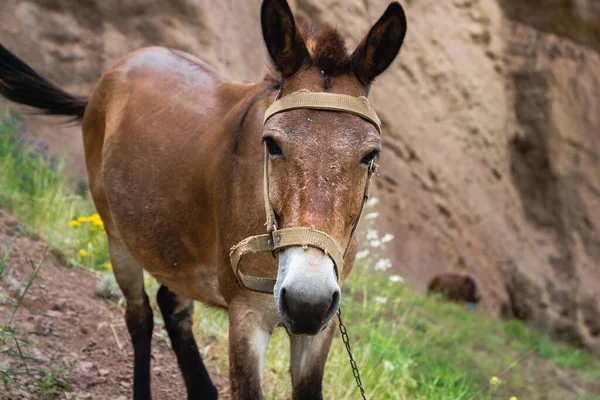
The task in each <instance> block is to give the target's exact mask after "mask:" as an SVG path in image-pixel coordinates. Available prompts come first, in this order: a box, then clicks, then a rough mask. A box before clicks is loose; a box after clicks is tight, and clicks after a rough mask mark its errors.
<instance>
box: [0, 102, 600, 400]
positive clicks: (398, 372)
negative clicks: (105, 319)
mask: <svg viewBox="0 0 600 400" xmlns="http://www.w3.org/2000/svg"><path fill="white" fill-rule="evenodd" d="M23 132H24V128H23V126H22V125H21V124H20V122H19V120H18V119H17V117H16V116H14V115H10V114H7V115H5V116H4V122H2V123H0V205H1V206H2V207H5V208H8V209H9V210H11V212H13V213H14V214H15V215H16V216H17V217H18V218H19V219H20V220H21V221H22V222H23V223H24V227H25V228H24V231H25V232H35V233H37V234H39V235H40V236H42V237H43V238H44V239H45V240H46V241H47V242H49V244H50V245H52V246H53V247H56V248H59V249H60V250H62V251H64V252H65V254H66V255H67V257H68V258H69V259H70V260H71V261H72V262H73V263H74V264H77V265H82V266H84V267H87V268H93V269H99V270H101V271H104V272H103V274H104V277H103V281H106V282H108V283H107V284H110V283H111V282H110V280H111V279H112V278H110V276H111V275H112V274H109V273H108V271H106V270H109V269H110V264H108V256H107V249H106V239H105V236H104V233H103V230H102V229H101V224H100V223H99V222H98V221H99V220H98V217H96V216H94V212H95V211H94V208H93V205H92V204H91V202H90V200H89V199H87V198H85V196H79V195H75V194H74V190H73V188H72V185H71V184H70V182H69V181H68V180H67V179H66V178H65V177H64V175H63V172H62V171H63V168H64V164H62V163H61V162H59V161H53V160H52V159H51V158H49V157H48V156H47V154H46V147H45V145H44V144H40V143H36V142H33V143H32V142H31V139H27V137H26V136H25V134H24V133H23ZM38 150H39V151H38ZM32 152H33V153H32ZM40 152H41V153H40ZM32 154H33V155H32ZM25 177H27V178H25ZM371 206H373V203H371ZM366 218H367V221H370V223H374V221H375V220H376V213H375V212H374V209H373V208H372V209H371V210H370V213H369V214H368V215H367V216H366ZM94 227H95V228H96V229H94V230H91V229H90V228H94ZM391 239H392V238H391V236H390V235H383V236H380V235H379V234H378V233H377V232H375V231H374V230H369V231H367V235H366V240H365V242H364V243H363V244H362V250H361V252H360V253H359V260H358V261H357V264H356V266H355V270H354V271H353V273H352V275H351V277H350V279H349V281H348V283H347V287H346V288H345V290H344V294H343V296H342V297H343V303H342V310H343V315H344V320H345V323H346V325H347V327H348V331H349V334H350V338H351V341H352V349H353V352H354V357H355V359H356V361H357V363H358V365H359V367H360V369H361V377H362V381H363V383H364V386H365V390H366V393H367V396H368V398H370V399H416V400H420V399H435V400H443V399H449V400H469V399H483V400H491V399H507V400H508V399H511V398H512V396H514V397H515V398H517V399H541V398H544V399H557V400H558V399H560V400H565V399H586V400H594V399H595V400H599V399H600V397H599V395H600V393H598V392H597V390H598V388H597V387H596V389H595V390H596V392H593V391H592V390H593V389H592V384H593V383H594V382H597V381H598V380H600V369H599V368H598V364H597V363H596V362H595V361H594V359H593V358H592V357H591V356H590V355H589V354H588V353H587V352H585V351H583V350H579V349H575V348H572V347H570V346H567V345H563V344H558V343H555V342H552V341H551V340H549V339H548V338H547V337H546V336H544V335H542V334H540V333H536V332H534V331H532V330H531V329H529V328H527V327H526V326H525V325H524V324H523V323H521V322H520V321H508V322H502V321H499V320H496V319H492V318H489V317H487V316H485V315H483V313H480V312H477V311H476V312H473V311H470V310H468V309H466V308H465V307H463V306H460V305H454V304H448V303H446V302H443V301H441V300H440V299H438V298H430V297H424V296H422V295H420V294H417V293H416V292H415V291H414V290H412V289H411V288H410V287H409V285H406V284H405V283H403V282H402V279H401V278H400V277H397V276H394V277H390V276H388V274H387V272H386V270H387V269H388V268H389V266H390V262H389V260H383V259H381V257H380V251H381V250H382V249H383V248H384V246H386V245H388V244H387V243H389V241H390V240H391ZM82 250H83V252H82ZM146 286H147V289H148V291H149V294H151V298H153V297H154V296H152V295H153V294H154V293H155V292H156V290H157V283H156V281H154V280H153V279H151V278H150V277H147V279H146ZM111 290H112V289H111ZM154 306H155V304H154ZM155 311H156V313H155V315H160V314H159V313H158V311H157V308H155ZM194 318H195V321H194V332H195V333H196V334H197V339H198V344H199V348H200V350H201V353H202V355H203V358H204V360H205V362H206V363H207V364H209V365H211V366H212V367H214V368H216V369H217V370H218V371H219V373H220V374H221V375H224V376H226V375H227V374H228V359H227V356H226V354H227V346H228V345H227V340H228V339H227V315H226V313H224V312H223V311H219V310H215V309H211V308H209V307H206V306H204V305H202V304H196V312H195V316H194ZM157 319H158V318H157ZM157 322H160V320H159V319H158V321H157ZM3 332H4V331H3ZM13 332H16V331H13ZM6 335H7V334H4V337H7V336H6ZM164 337H165V340H167V341H168V338H166V335H164ZM288 366H289V343H288V340H287V336H286V334H285V332H284V331H283V330H281V329H279V330H276V331H275V333H274V334H273V337H272V339H271V341H270V345H269V349H268V353H267V362H266V370H265V385H264V389H265V395H266V398H267V399H281V398H286V397H289V396H290V393H291V387H290V386H291V384H290V379H289V375H288V372H287V371H288ZM47 380H48V382H49V385H50V387H52V382H51V380H52V379H51V376H49V377H48V378H47ZM48 382H46V383H48ZM46 383H44V382H40V383H39V385H38V387H44V385H46ZM40 385H41V386H40ZM324 397H325V398H335V399H356V398H359V397H360V396H359V392H358V389H357V388H356V386H355V383H354V378H353V376H352V371H351V368H350V365H349V363H348V356H347V354H346V350H345V348H344V345H343V343H342V341H341V340H340V339H339V335H338V337H337V338H336V339H335V340H334V343H333V345H332V349H331V352H330V355H329V358H328V362H327V368H326V373H325V383H324Z"/></svg>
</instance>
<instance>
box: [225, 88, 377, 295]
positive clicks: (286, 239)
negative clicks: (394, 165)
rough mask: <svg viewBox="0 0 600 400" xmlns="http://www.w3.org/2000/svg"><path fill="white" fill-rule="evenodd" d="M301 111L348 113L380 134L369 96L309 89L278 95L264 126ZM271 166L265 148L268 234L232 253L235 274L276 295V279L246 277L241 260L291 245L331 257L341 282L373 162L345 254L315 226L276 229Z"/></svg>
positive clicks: (241, 281)
mask: <svg viewBox="0 0 600 400" xmlns="http://www.w3.org/2000/svg"><path fill="white" fill-rule="evenodd" d="M298 108H308V109H316V110H327V111H339V112H348V113H351V114H354V115H358V116H360V117H362V118H364V119H366V120H367V121H369V122H371V123H373V125H375V127H376V128H377V131H378V132H379V133H380V134H381V122H380V121H379V118H378V117H377V113H375V110H373V108H372V107H371V105H370V104H369V101H368V100H367V98H366V97H363V96H361V97H353V96H348V95H344V94H334V93H323V92H309V91H307V90H300V91H298V92H294V93H292V94H290V95H288V96H285V97H283V98H279V94H277V97H276V99H275V101H274V102H273V104H271V105H270V106H269V107H268V108H267V110H266V111H265V117H264V120H263V124H264V123H266V122H267V120H268V119H269V118H270V117H271V116H273V115H275V114H277V113H280V112H282V111H287V110H293V109H298ZM268 166H269V158H268V153H267V150H266V147H265V156H264V177H263V182H264V203H265V212H266V215H267V222H266V225H267V233H266V234H264V235H257V236H250V237H248V238H246V239H244V240H242V241H241V242H239V243H238V244H236V245H235V246H233V247H232V248H231V250H230V252H229V259H230V261H231V267H232V268H233V273H234V274H235V276H236V278H237V280H238V282H239V284H240V285H241V286H242V287H244V288H246V289H248V290H252V291H255V292H262V293H273V288H274V287H275V282H276V279H272V278H261V277H256V276H250V275H246V274H244V273H243V272H242V271H240V261H241V260H242V257H244V256H245V255H246V254H248V253H262V252H267V251H269V252H275V251H277V250H279V249H282V248H285V247H290V246H302V247H307V246H308V247H315V248H317V249H320V250H322V251H323V252H324V253H325V254H326V255H328V256H329V257H331V260H332V261H333V263H334V265H335V270H336V274H337V278H338V279H339V277H340V275H341V273H342V270H343V268H344V258H345V256H346V252H347V251H348V248H349V247H350V243H351V242H352V238H353V236H354V232H355V231H356V227H357V226H358V222H359V221H360V217H361V215H362V212H363V208H364V206H365V203H366V202H367V200H368V199H369V193H370V187H371V177H372V175H373V173H374V172H375V163H374V161H371V163H370V164H369V168H368V172H367V180H366V183H365V190H364V193H363V202H362V204H361V207H360V211H359V213H358V216H357V217H356V220H355V221H354V223H353V225H352V231H351V232H350V240H349V242H348V245H347V246H346V248H345V250H344V251H342V247H341V246H340V245H339V244H338V243H337V241H336V240H335V239H334V238H332V237H331V236H330V235H328V234H327V233H325V232H323V231H320V230H318V229H315V228H312V227H306V226H302V227H292V228H284V229H279V230H278V229H277V220H276V218H275V213H274V212H273V208H272V207H271V200H270V199H269V169H268Z"/></svg>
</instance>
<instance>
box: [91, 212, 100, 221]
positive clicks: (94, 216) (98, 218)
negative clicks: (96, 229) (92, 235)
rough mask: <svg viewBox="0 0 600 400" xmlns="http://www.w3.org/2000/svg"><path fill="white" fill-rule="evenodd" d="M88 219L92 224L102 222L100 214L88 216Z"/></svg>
mask: <svg viewBox="0 0 600 400" xmlns="http://www.w3.org/2000/svg"><path fill="white" fill-rule="evenodd" d="M89 218H90V221H92V222H93V221H102V218H100V214H97V213H96V214H92V215H90V217H89Z"/></svg>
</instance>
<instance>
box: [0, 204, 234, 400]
mask: <svg viewBox="0 0 600 400" xmlns="http://www.w3.org/2000/svg"><path fill="white" fill-rule="evenodd" d="M18 226H19V223H18V221H17V220H16V219H15V218H14V217H12V216H11V215H9V214H8V213H7V212H5V211H2V210H0V247H1V249H2V251H0V259H1V256H3V255H4V250H5V248H6V247H7V246H8V245H9V244H11V243H12V252H11V255H10V258H9V261H8V265H7V268H8V273H6V272H7V271H5V273H6V274H5V276H4V278H3V280H2V281H0V293H2V292H4V294H5V295H8V301H7V299H6V298H5V300H4V302H3V304H2V305H0V327H1V326H3V325H4V322H5V320H6V318H7V316H8V315H9V313H10V310H11V309H12V308H13V306H12V302H11V299H12V300H14V299H16V298H17V296H18V292H20V291H22V290H23V289H24V288H25V286H26V284H27V281H28V279H29V277H30V275H31V272H32V266H31V263H30V259H31V260H32V261H33V263H34V264H37V263H38V262H39V260H41V259H42V257H43V254H44V250H45V248H46V246H45V244H44V243H41V242H39V241H37V240H35V238H31V237H29V238H28V237H18V236H19V235H18V234H17V232H18V231H19V229H18ZM13 240H14V242H13ZM59 259H60V256H59V257H57V256H56V255H55V254H52V253H51V252H48V253H47V257H46V259H45V261H44V263H43V266H42V267H41V270H40V272H39V275H38V276H37V278H36V279H35V280H34V282H33V285H32V286H31V287H30V288H29V291H28V292H27V294H26V296H25V298H24V301H23V304H22V307H20V308H19V309H18V311H17V313H16V315H15V319H14V320H13V324H12V325H13V328H14V329H15V330H21V331H26V332H35V334H28V335H26V336H24V337H25V338H26V339H28V340H31V341H33V342H39V345H36V346H30V347H26V348H24V351H25V352H26V353H27V354H28V355H30V356H32V357H35V358H36V359H38V360H40V361H28V363H27V366H28V368H30V370H31V375H32V376H33V378H34V381H36V380H39V379H44V377H46V378H45V379H44V382H45V383H46V384H45V385H44V387H45V391H46V392H47V394H45V395H41V394H38V393H33V394H30V393H26V392H25V391H23V390H21V389H18V388H17V387H16V386H15V385H9V387H6V386H4V387H3V386H0V398H1V399H29V398H35V399H47V398H53V399H55V398H60V399H94V400H102V399H106V400H108V399H111V400H115V399H117V400H126V399H130V398H131V397H132V370H133V350H132V347H131V344H130V340H129V334H128V332H127V329H126V327H125V323H124V319H123V307H122V306H120V305H119V304H118V302H117V301H116V300H106V299H103V298H100V297H98V296H96V295H95V292H96V283H97V281H98V279H97V277H96V276H94V274H93V273H91V272H88V271H84V270H82V269H69V268H67V267H66V266H65V265H63V264H62V263H61V262H60V261H59ZM161 331H162V326H156V325H155V328H154V341H153V346H152V394H153V398H154V399H183V398H186V392H185V386H184V383H183V379H182V378H181V375H180V372H179V368H178V366H177V361H176V359H175V356H174V353H173V352H172V351H171V350H170V349H169V348H168V346H167V343H166V341H165V340H162V339H163V338H164V337H165V336H166V335H164V332H161ZM10 345H11V343H10V339H9V340H8V341H7V343H4V344H2V346H10ZM5 349H6V347H5ZM20 366H21V367H22V364H19V362H17V361H14V360H12V361H11V360H0V370H2V369H7V368H8V369H10V368H13V369H14V368H18V367H20ZM36 369H39V370H41V371H40V372H38V371H35V370H36ZM42 371H43V372H42ZM50 371H52V372H50ZM209 371H210V372H211V375H212V376H213V381H214V382H215V383H216V385H217V386H218V387H219V392H220V396H219V397H220V398H224V399H227V398H228V397H229V396H228V387H227V386H228V385H227V382H226V380H225V379H224V378H222V377H219V376H215V375H216V374H215V372H214V370H211V369H210V368H209ZM21 378H22V379H23V380H26V376H25V375H23V376H22V377H21ZM52 391H57V392H58V396H50V394H48V393H50V392H52Z"/></svg>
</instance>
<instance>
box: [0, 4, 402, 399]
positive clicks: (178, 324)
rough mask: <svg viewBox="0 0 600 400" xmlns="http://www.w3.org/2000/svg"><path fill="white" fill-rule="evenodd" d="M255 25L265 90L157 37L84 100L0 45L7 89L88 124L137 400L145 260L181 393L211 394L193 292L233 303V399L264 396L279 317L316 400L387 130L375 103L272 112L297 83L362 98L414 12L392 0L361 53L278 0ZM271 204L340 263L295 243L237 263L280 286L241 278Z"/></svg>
mask: <svg viewBox="0 0 600 400" xmlns="http://www.w3.org/2000/svg"><path fill="white" fill-rule="evenodd" d="M261 25H262V32H263V38H264V43H265V45H266V48H267V50H268V53H269V55H270V57H271V59H272V61H273V64H274V71H272V72H270V73H268V74H267V75H266V77H265V78H264V79H263V81H261V82H259V83H256V84H240V83H234V82H230V81H229V80H227V79H225V78H223V77H222V76H220V75H219V74H218V73H217V72H216V71H214V70H213V69H212V68H211V67H210V66H209V65H208V64H206V63H205V62H203V61H201V60H200V59H198V58H196V57H194V56H192V55H190V54H186V53H184V52H182V51H178V50H173V49H168V48H161V47H150V48H144V49H141V50H138V51H135V52H133V53H131V54H129V55H127V56H125V57H124V58H122V59H120V60H118V61H117V62H116V63H115V64H114V65H113V66H112V67H111V68H110V69H109V70H108V71H106V72H105V73H104V74H103V75H102V77H101V78H100V80H99V81H98V83H97V85H96V86H95V89H94V91H93V93H92V94H91V96H90V97H89V98H81V97H76V96H72V95H70V94H68V93H66V92H65V91H63V90H61V89H60V88H58V87H56V86H55V85H53V84H52V83H50V82H48V81H47V80H45V79H44V78H43V77H41V76H39V75H38V74H37V73H36V72H35V71H33V70H32V69H31V68H30V67H29V66H27V65H26V64H25V63H23V62H22V61H21V60H19V59H18V58H17V57H16V56H15V55H13V54H12V53H10V52H9V51H8V50H6V49H5V48H1V49H0V94H2V95H3V96H4V97H6V98H8V99H9V100H12V101H14V102H16V103H20V104H23V105H27V106H30V107H33V108H36V109H38V110H40V111H41V112H44V113H46V114H50V115H57V116H61V115H62V116H68V117H71V118H73V119H74V120H76V121H80V122H81V125H82V131H83V144H84V149H85V160H86V167H87V173H88V179H89V186H90V192H91V195H92V198H93V201H94V204H95V206H96V208H97V210H98V213H99V214H100V216H101V217H102V219H103V221H104V226H105V229H106V233H107V237H108V246H109V251H110V258H111V262H112V264H113V271H114V275H115V278H116V280H117V283H118V285H119V287H120V288H121V290H122V292H123V295H124V296H125V299H126V300H127V301H126V312H125V320H126V324H127V329H128V331H129V333H130V335H131V341H132V344H133V350H134V373H133V375H134V376H133V397H134V399H150V398H151V391H150V346H151V337H152V329H153V317H152V311H151V308H150V304H149V300H148V296H147V295H146V293H145V291H144V282H143V270H146V271H147V272H148V273H150V274H151V275H152V276H153V277H154V278H156V280H157V281H158V282H159V283H160V285H161V286H160V289H159V291H158V295H157V303H158V305H159V307H160V310H161V313H162V315H163V317H164V321H165V328H166V330H167V332H168V334H169V337H170V339H171V342H172V345H173V349H174V351H175V354H176V356H177V360H178V363H179V366H180V369H181V373H182V375H183V378H184V381H185V384H186V388H187V392H188V398H190V399H198V398H201V399H215V398H217V396H218V392H217V389H216V388H215V386H214V384H213V382H212V381H211V379H210V376H209V374H208V372H207V370H206V367H205V365H204V364H203V362H202V359H201V357H200V354H199V352H198V349H197V346H196V343H195V340H194V337H193V334H192V329H191V326H192V310H193V301H194V300H197V301H202V302H204V303H206V304H209V305H212V306H215V307H220V308H223V309H225V310H226V311H227V313H228V316H229V365H230V381H231V392H232V396H233V398H234V399H260V398H263V395H262V391H261V380H262V376H263V364H264V359H265V352H266V348H267V344H268V341H269V337H270V335H271V333H272V331H273V329H274V328H275V327H277V326H280V325H283V327H284V328H285V329H286V330H287V332H288V333H289V338H290V342H291V365H290V372H291V378H292V386H293V395H292V397H293V398H294V399H321V398H322V381H323V372H324V368H325V361H326V359H327V355H328V352H329V347H330V344H331V341H332V338H333V337H334V334H335V330H336V328H337V321H336V320H335V319H334V318H333V317H334V316H335V315H336V313H337V311H338V309H339V305H340V297H341V291H340V287H341V286H342V284H343V283H344V281H345V280H346V278H347V277H348V274H349V273H350V271H351V269H352V264H353V262H354V258H355V254H356V248H357V242H356V240H355V239H354V237H353V231H354V228H355V226H356V223H357V220H358V218H359V216H360V211H361V209H362V205H363V203H364V199H365V196H366V195H365V193H367V192H368V191H367V190H365V185H366V186H367V187H368V179H369V176H370V172H369V171H371V168H372V166H373V163H374V162H375V160H376V159H377V158H378V156H379V153H380V151H381V138H380V132H379V126H378V123H377V121H376V118H371V119H369V116H368V115H367V114H368V113H362V114H361V113H360V112H359V113H356V112H344V110H343V109H341V110H340V109H335V108H333V109H330V108H328V107H324V108H321V109H314V108H310V107H309V108H307V107H300V108H293V107H292V108H291V109H287V110H285V111H284V112H278V113H275V114H274V115H271V116H270V117H269V119H268V120H267V121H264V116H265V112H266V110H267V108H268V107H269V106H270V105H271V104H272V103H273V102H274V101H275V100H276V99H281V100H285V99H286V98H288V97H289V96H292V95H293V94H294V93H302V92H310V93H317V94H322V93H326V94H336V95H339V96H346V97H344V98H350V97H352V98H354V99H359V101H360V102H362V103H364V104H367V103H368V102H367V100H366V96H367V95H368V92H369V89H370V87H371V84H372V82H373V80H374V79H375V78H376V77H377V76H378V75H379V74H381V73H382V72H383V71H385V70H386V69H387V68H388V66H389V65H390V64H391V63H392V61H393V60H394V59H395V57H396V55H397V54H398V52H399V50H400V47H401V45H402V43H403V40H404V36H405V33H406V18H405V15H404V11H403V9H402V7H401V6H400V4H399V3H397V2H393V3H391V4H390V5H389V6H388V8H387V9H386V10H385V12H384V13H383V15H382V16H381V17H380V19H379V20H378V21H377V22H376V23H375V24H374V25H373V27H372V28H371V29H370V31H369V32H368V33H367V34H366V36H365V37H364V39H363V40H362V42H361V43H360V44H359V45H358V46H357V48H356V49H355V51H354V52H352V53H349V52H348V51H347V49H346V45H345V42H344V39H343V38H342V37H341V36H340V35H339V33H338V32H337V31H336V30H334V29H331V28H323V29H313V30H312V31H310V32H308V31H307V32H308V33H302V32H301V30H300V29H299V28H298V27H297V24H296V22H295V20H294V17H293V15H292V12H291V10H290V7H289V5H288V4H287V2H286V1H285V0H264V2H263V3H262V7H261ZM354 103H355V104H356V101H354ZM367 105H368V104H367ZM365 115H366V117H365ZM369 115H370V114H369ZM263 166H264V168H263ZM263 173H264V175H263ZM366 182H367V183H366ZM267 183H268V186H266V184H267ZM263 187H266V188H267V190H266V195H265V191H264V190H263ZM265 202H266V203H268V207H270V210H272V218H271V220H272V221H271V222H273V226H272V227H270V226H268V227H267V228H268V229H269V232H271V233H273V231H274V230H275V227H277V228H279V230H280V231H281V230H284V229H287V228H290V229H295V228H294V227H305V228H306V229H309V228H310V229H311V230H314V231H317V233H319V235H320V236H319V237H321V238H323V237H327V238H329V239H331V242H332V243H338V244H339V247H340V248H341V249H343V250H344V251H343V253H340V254H342V257H343V260H342V261H341V262H340V260H339V257H337V258H335V257H333V256H332V255H331V254H329V252H327V251H326V250H324V249H325V248H324V247H322V246H321V247H320V246H318V245H316V246H313V245H311V244H308V245H307V244H306V243H304V242H299V243H302V244H296V245H287V246H286V247H282V248H277V249H273V251H272V252H263V253H258V254H253V255H251V256H248V257H245V258H244V260H243V262H242V264H241V267H240V268H241V269H240V270H239V271H241V270H244V271H246V272H251V273H252V274H253V275H256V276H259V277H276V280H275V283H274V284H273V285H271V286H272V288H271V289H269V290H271V291H272V293H260V292H259V291H257V290H255V289H252V288H249V287H246V286H245V285H243V283H242V281H241V280H240V278H241V277H242V275H239V274H238V275H239V276H236V269H235V268H231V265H230V262H231V259H230V256H231V253H230V252H231V250H232V248H233V247H234V246H235V245H236V243H239V242H240V241H242V240H243V239H244V238H246V237H249V236H251V235H256V234H259V233H262V232H264V229H265V226H264V225H265V224H264V221H265V217H269V215H266V213H268V212H270V211H269V208H267V209H266V210H265V207H264V206H265ZM329 239H328V240H329ZM238 261H239V260H238ZM342 264H343V265H344V268H341V267H342ZM238 267H239V266H238ZM256 279H260V278H256ZM269 290H265V291H267V292H268V291H269Z"/></svg>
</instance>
